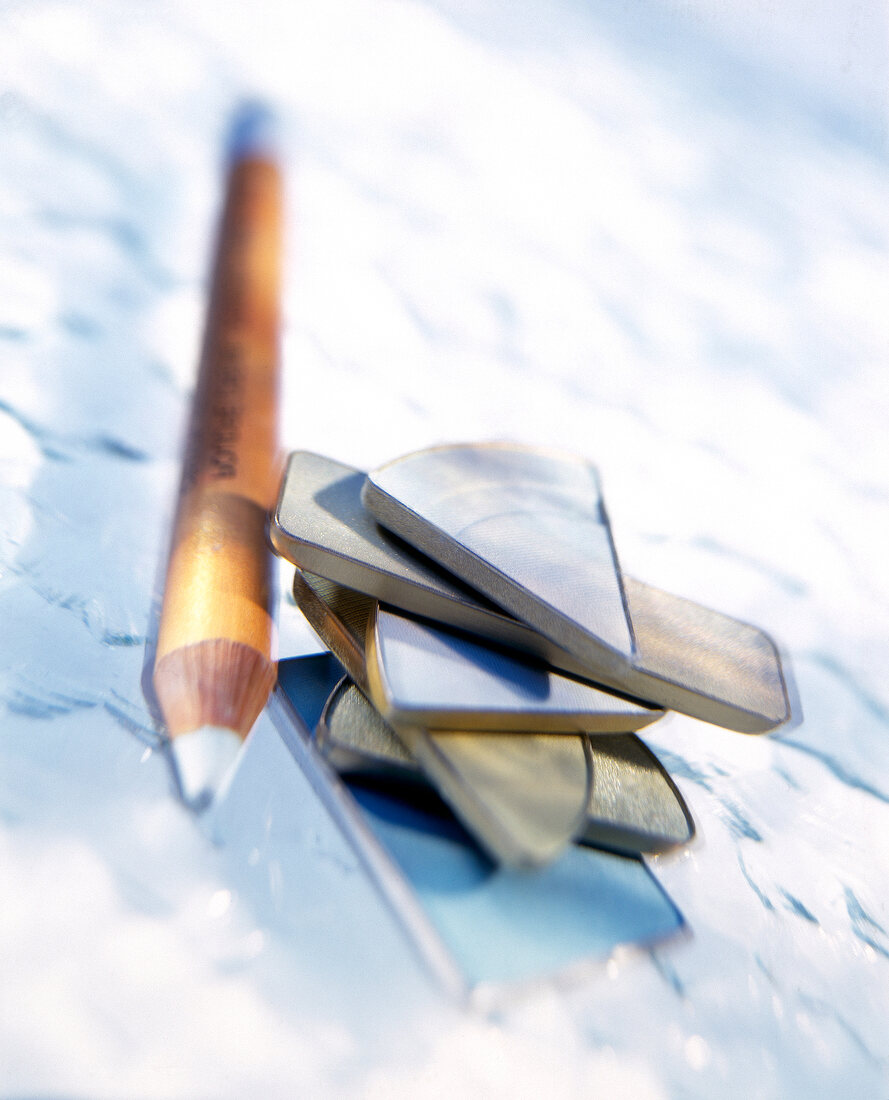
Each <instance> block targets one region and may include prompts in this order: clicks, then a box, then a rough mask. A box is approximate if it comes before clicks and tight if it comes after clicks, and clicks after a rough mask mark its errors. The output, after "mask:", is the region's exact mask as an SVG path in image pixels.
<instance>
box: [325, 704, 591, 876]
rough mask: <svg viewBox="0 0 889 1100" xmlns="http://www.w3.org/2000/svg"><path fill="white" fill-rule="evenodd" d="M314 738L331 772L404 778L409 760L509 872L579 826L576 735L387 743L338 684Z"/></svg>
mask: <svg viewBox="0 0 889 1100" xmlns="http://www.w3.org/2000/svg"><path fill="white" fill-rule="evenodd" d="M316 740H317V743H318V745H319V747H320V748H321V751H322V752H324V754H325V755H326V756H327V757H328V759H330V760H331V763H333V764H334V766H336V767H339V768H341V770H344V771H351V772H353V773H354V772H359V773H360V772H362V771H364V772H365V773H367V772H368V771H371V772H374V773H376V774H383V775H388V776H393V775H397V776H399V777H401V778H407V777H409V776H410V771H411V769H410V762H411V759H412V758H413V759H416V761H417V764H418V765H419V767H420V769H422V772H423V773H424V774H425V775H426V776H427V777H428V778H429V779H430V780H431V781H432V783H433V784H434V786H435V787H436V788H437V790H438V791H439V792H440V794H441V795H442V797H443V798H444V799H445V801H446V802H448V803H449V804H450V806H451V807H452V809H453V810H454V812H455V813H456V815H457V816H458V817H459V818H460V819H461V820H462V822H463V824H464V825H465V826H466V828H467V829H468V830H469V831H470V832H471V833H472V834H473V836H475V838H476V839H477V840H478V842H479V843H480V844H481V846H482V847H483V848H484V849H485V850H486V851H487V852H488V853H489V854H490V855H491V856H492V857H493V858H494V859H495V860H497V861H498V862H500V863H504V864H506V865H508V866H513V867H532V866H538V865H540V864H542V863H546V862H548V861H549V860H551V859H553V858H554V857H555V856H557V855H558V854H559V852H560V851H561V850H562V849H563V848H564V847H565V845H566V844H568V843H570V842H571V840H572V839H573V838H574V836H575V835H576V834H577V833H578V831H582V829H583V826H584V822H585V814H586V808H587V804H588V801H589V797H590V788H591V783H592V768H591V761H590V754H589V744H588V741H587V739H586V738H585V737H583V736H582V735H579V734H578V735H575V736H573V737H567V736H554V735H547V734H533V733H532V734H523V735H521V736H509V735H503V734H491V733H488V734H486V733H445V732H436V733H429V732H427V731H424V730H420V729H411V730H405V731H402V732H401V733H400V734H399V735H398V737H396V735H395V734H394V732H393V731H392V729H391V727H389V726H388V725H387V724H386V722H385V721H384V720H383V719H382V717H381V716H380V715H379V714H378V712H377V711H376V710H374V708H373V706H371V704H370V703H369V702H368V701H367V700H366V699H365V698H364V696H363V695H362V694H361V693H360V692H359V691H358V689H357V688H356V687H355V686H354V685H348V684H347V683H346V682H344V683H341V684H340V685H338V687H337V688H336V689H335V691H334V693H333V695H332V696H331V698H330V700H329V701H328V703H327V706H326V708H325V711H324V714H323V716H322V719H321V722H320V723H319V726H318V729H317V731H316ZM404 745H407V746H408V747H409V749H410V754H408V753H406V752H405V748H404V747H403V746H404ZM362 761H363V765H362Z"/></svg>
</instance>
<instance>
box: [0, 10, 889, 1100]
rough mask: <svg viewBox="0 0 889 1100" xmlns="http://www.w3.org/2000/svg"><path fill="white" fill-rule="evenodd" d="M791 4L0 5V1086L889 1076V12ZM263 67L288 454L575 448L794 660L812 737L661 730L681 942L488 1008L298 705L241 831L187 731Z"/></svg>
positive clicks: (683, 582)
mask: <svg viewBox="0 0 889 1100" xmlns="http://www.w3.org/2000/svg"><path fill="white" fill-rule="evenodd" d="M802 7H803V5H801V4H798V3H796V2H795V0H794V2H793V3H791V2H790V0H788V3H787V4H784V5H780V6H779V5H759V4H756V3H754V2H753V0H749V2H748V3H745V4H740V3H739V4H735V5H732V6H731V11H729V5H704V4H688V3H685V2H684V0H683V2H680V0H671V2H670V3H667V0H664V3H654V2H653V0H651V2H645V0H642V2H640V3H639V4H625V3H617V2H614V0H611V2H603V3H593V2H591V3H589V4H579V3H572V2H570V0H561V2H559V3H557V4H555V5H543V4H542V3H538V2H537V0H519V2H517V3H510V4H505V3H504V4H497V3H493V2H490V3H489V2H478V3H475V2H473V3H471V4H469V3H465V4H464V3H461V2H460V0H441V2H440V3H438V4H434V5H430V4H426V3H423V2H420V0H413V2H411V0H405V2H403V3H383V4H370V5H364V4H361V3H358V2H357V0H356V2H351V0H335V2H333V3H330V4H323V5H316V4H312V5H310V4H295V5H272V4H266V3H263V2H259V3H257V4H255V5H253V6H252V7H251V8H249V9H248V8H245V7H244V6H243V5H241V4H233V3H225V2H223V3H212V4H211V3H209V2H205V0H194V2H192V3H188V4H176V5H173V4H169V3H164V2H162V0H161V2H158V3H157V4H153V5H150V6H148V5H141V4H140V5H135V4H128V3H111V2H110V0H85V2H83V3H71V4H63V3H58V2H52V0H29V2H27V3H9V4H6V5H4V6H3V8H2V12H0V29H2V32H3V37H2V41H3V52H4V63H3V66H2V72H0V140H2V168H0V257H2V264H0V347H2V352H3V357H4V367H3V371H2V379H0V517H2V518H0V623H2V629H0V704H2V708H3V713H2V720H0V893H2V899H3V900H2V906H0V967H2V976H3V997H2V998H0V1093H3V1094H4V1095H8V1096H37V1095H39V1096H58V1097H70V1096H78V1097H81V1096H82V1097H91V1098H92V1097H114V1098H118V1097H120V1096H122V1095H124V1096H128V1097H129V1096H132V1097H177V1098H180V1097H192V1096H195V1097H201V1096H213V1097H232V1098H241V1097H244V1096H254V1095H255V1096H260V1095H261V1096H264V1097H278V1096H280V1097H291V1096H294V1095H310V1096H313V1097H314V1096H322V1097H324V1096H331V1097H333V1096H340V1095H350V1096H360V1097H370V1098H373V1100H376V1098H385V1100H390V1098H391V1097H393V1096H395V1097H400V1096H404V1097H408V1096H409V1097H412V1098H413V1097H417V1096H420V1097H427V1096H428V1097H433V1096H443V1095H446V1096H449V1097H450V1096H463V1095H473V1096H476V1095H485V1096H493V1097H498V1098H499V1097H503V1098H506V1097H513V1096H516V1095H522V1094H525V1095H547V1094H558V1095H562V1096H577V1097H587V1096H589V1095H590V1094H591V1093H594V1092H597V1093H599V1094H606V1093H611V1094H612V1095H624V1096H632V1097H634V1100H639V1098H643V1100H646V1098H658V1100H660V1098H667V1097H674V1096H702V1097H712V1096H717V1095H718V1096H728V1095H733V1096H739V1097H740V1096H743V1097H751V1096H758V1097H770V1098H771V1097H775V1098H778V1097H780V1098H782V1100H783V1098H785V1097H793V1096H800V1097H806V1098H810V1097H834V1096H837V1095H847V1096H850V1097H851V1096H856V1097H857V1096H868V1097H870V1096H883V1095H885V1094H886V1093H887V1072H889V1031H887V1027H886V1020H887V1019H889V908H887V899H889V845H887V844H886V843H885V838H886V837H887V836H889V688H887V679H886V668H887V667H889V652H887V630H886V623H887V618H889V581H887V570H886V560H887V550H889V548H887V546H886V541H887V539H886V532H887V531H889V489H887V485H889V476H887V475H889V458H887V448H886V431H885V426H886V424H887V423H889V392H887V384H886V358H887V355H886V353H887V344H889V339H887V310H886V302H887V301H889V285H887V262H886V257H887V243H889V203H887V201H886V196H887V170H886V144H885V135H886V106H885V95H884V88H885V80H884V79H882V77H883V76H884V75H885V72H886V66H885V64H884V62H883V55H884V54H885V46H875V45H874V43H879V42H881V41H882V42H885V37H884V31H883V29H882V28H883V25H884V24H885V18H886V12H885V5H883V4H876V3H873V4H871V3H863V2H858V0H856V3H855V4H853V5H846V4H840V3H836V4H828V3H826V2H819V3H813V4H809V5H805V9H806V10H805V11H802V10H801V8H802ZM717 8H718V9H719V11H718V12H717ZM779 8H780V10H779ZM788 13H796V14H797V15H798V16H799V23H798V26H797V29H796V31H792V30H788V29H787V28H788V21H789V19H790V14H788ZM745 19H746V20H748V23H747V24H745V29H746V30H747V31H748V32H749V33H746V34H740V33H739V34H735V33H734V31H735V29H736V27H737V24H738V23H739V22H743V21H744V20H745ZM726 28H727V30H726V37H725V38H720V37H719V34H720V33H722V31H723V30H725V29H726ZM825 28H826V29H825ZM881 35H883V37H881ZM862 41H865V44H866V47H867V48H866V49H865V48H864V47H863V46H860V45H859V46H858V47H856V45H855V44H856V43H861V42H862ZM874 51H877V55H878V56H877V58H876V62H874ZM879 51H882V53H880V52H879ZM776 57H777V58H778V60H779V61H780V62H781V63H780V64H774V63H773V61H774V59H775V58H776ZM862 57H864V58H866V59H869V60H868V66H869V67H868V70H867V71H868V72H869V73H870V74H873V73H876V74H877V75H878V76H879V77H880V79H879V80H874V81H872V82H871V83H870V84H868V80H867V79H865V78H864V76H863V74H862V64H863V63H862ZM851 85H854V88H853V89H852V92H851V93H850V92H849V88H850V86H851ZM868 87H870V88H872V89H876V90H875V91H873V93H872V94H866V89H867V88H868ZM257 93H258V94H259V95H261V96H263V97H264V98H267V99H268V100H270V101H271V102H273V103H274V104H275V105H276V106H277V107H279V108H280V111H281V116H282V131H283V135H284V137H283V140H284V142H285V146H286V150H287V158H288V171H289V175H288V179H289V186H290V197H291V203H290V209H291V212H292V220H291V225H292V233H291V250H290V258H289V261H288V267H287V273H288V280H289V282H288V288H287V294H286V312H287V316H288V322H287V330H286V333H285V342H284V352H285V360H286V364H287V378H286V385H285V390H286V393H285V407H284V430H283V440H284V442H285V444H286V445H287V446H293V447H299V448H305V449H309V450H315V451H319V452H321V453H330V454H331V455H332V456H333V457H335V458H338V459H340V460H342V461H344V462H348V463H351V464H352V465H354V466H356V467H359V468H363V469H370V468H373V467H374V466H376V465H378V464H379V463H381V462H383V461H385V460H387V459H389V458H390V457H393V456H395V455H397V454H401V453H405V452H407V451H410V450H413V449H417V448H420V447H424V446H427V445H430V444H433V443H437V442H444V441H453V440H476V439H492V438H502V437H507V438H512V439H516V440H519V441H522V442H528V443H531V444H539V445H544V446H557V447H559V448H560V449H564V450H568V451H574V452H577V453H579V454H581V455H583V456H584V457H585V458H588V459H589V460H591V461H592V462H594V463H595V464H596V465H597V467H598V468H599V469H600V471H601V474H602V484H603V491H604V494H605V497H606V499H607V501H608V508H609V515H610V518H611V522H612V528H613V532H614V537H615V543H616V546H617V550H618V554H619V557H620V560H621V563H622V565H623V567H624V568H625V569H626V570H627V572H628V573H630V574H631V575H633V576H637V577H639V578H640V579H642V580H645V581H647V582H649V583H652V584H655V585H657V586H658V587H661V588H664V589H665V590H667V591H670V592H676V593H678V594H681V595H683V596H687V597H689V598H691V599H696V600H699V601H701V602H703V603H706V604H710V605H712V606H715V607H717V608H719V609H720V610H723V611H725V612H727V613H728V614H731V615H734V616H736V617H738V618H741V619H747V620H750V621H753V622H755V623H757V624H758V625H761V626H762V627H764V628H765V629H767V630H768V631H770V632H771V633H773V634H774V635H775V636H776V637H777V638H778V639H779V640H780V641H781V643H782V644H783V645H784V646H785V648H786V649H787V651H788V652H789V655H790V657H791V658H792V661H793V667H794V671H795V673H796V678H797V681H798V685H799V691H800V695H801V699H802V704H803V708H804V720H803V721H802V723H801V724H800V725H799V726H797V727H796V728H793V729H791V730H789V731H786V732H784V733H780V734H778V735H777V736H774V737H764V738H751V737H744V736H742V735H738V734H732V733H728V732H725V731H719V730H714V729H712V728H710V727H707V726H705V725H703V724H701V723H699V722H695V721H693V720H691V719H685V718H680V717H672V718H670V719H669V720H668V721H667V722H665V723H663V724H659V725H658V726H657V727H656V729H653V730H652V732H651V735H650V737H649V738H648V739H649V740H650V741H651V743H652V746H653V747H654V748H655V749H656V750H657V752H658V755H659V756H660V757H661V759H662V760H664V762H665V763H666V764H667V765H668V766H669V767H670V769H671V771H672V773H673V774H674V776H676V778H677V782H678V783H679V785H680V787H681V789H682V793H683V795H684V796H685V798H686V800H687V802H688V803H689V806H690V808H691V810H692V812H693V813H694V815H695V818H696V821H697V824H698V838H697V840H696V842H695V844H694V845H693V847H692V848H691V849H690V850H689V851H688V852H686V853H685V854H684V855H680V856H679V857H675V858H660V859H658V860H653V861H652V862H651V867H652V869H653V871H654V873H655V875H656V876H657V878H658V880H659V881H660V882H661V883H662V884H663V885H664V886H665V888H666V889H667V891H668V892H669V894H670V895H671V896H672V897H673V898H674V899H675V901H676V903H677V904H678V906H679V908H680V909H681V911H682V912H683V914H684V915H685V917H686V919H687V920H688V923H689V926H690V928H691V932H692V935H691V937H690V938H689V939H688V940H686V941H683V942H681V943H674V944H671V945H669V946H665V947H664V948H661V949H658V950H656V951H653V952H651V953H650V954H643V955H641V956H640V955H638V954H637V955H633V956H632V957H627V958H625V959H620V960H617V961H615V962H614V963H613V964H609V966H608V967H606V970H605V972H604V973H601V974H599V975H598V977H596V978H591V979H590V980H589V981H588V982H586V983H582V984H581V985H579V986H575V987H573V988H571V989H567V990H561V991H556V990H550V991H549V992H544V993H541V994H538V995H537V996H536V997H535V998H532V999H529V1000H526V1001H523V1002H521V1003H518V1004H516V1005H514V1006H512V1007H511V1008H509V1009H507V1010H505V1011H504V1012H503V1013H502V1014H501V1015H500V1016H499V1017H498V1018H497V1019H496V1020H485V1019H480V1018H478V1017H475V1016H470V1015H466V1014H463V1013H461V1012H459V1011H458V1010H457V1009H455V1008H454V1007H453V1006H451V1005H449V1004H448V1003H447V1002H445V1001H443V1000H442V999H441V998H440V997H439V996H438V995H437V994H436V992H435V990H434V988H433V987H432V986H431V985H430V984H429V983H428V982H427V981H426V980H425V978H424V976H423V974H422V971H421V970H420V968H419V967H418V966H417V964H416V962H415V960H414V956H413V954H412V952H411V951H410V950H409V948H408V947H407V945H406V944H405V941H404V938H403V937H402V936H401V935H400V934H399V932H398V930H397V929H396V928H395V927H394V925H393V922H392V920H391V917H390V914H389V912H388V911H387V910H386V909H385V907H384V906H383V905H382V904H381V903H380V902H379V900H378V898H377V896H376V895H375V893H374V891H373V889H372V888H371V887H370V885H369V884H368V883H367V881H366V879H365V878H364V875H363V872H362V870H361V867H360V866H359V865H358V864H357V863H356V861H355V859H354V857H353V855H352V854H351V852H350V849H349V848H348V846H347V845H346V844H345V842H344V841H343V839H342V837H341V836H340V835H339V834H338V832H337V831H336V829H335V828H334V827H333V826H332V825H331V823H330V820H329V818H328V817H327V815H326V814H325V812H324V810H323V808H322V807H321V805H320V804H319V803H318V801H317V799H316V798H315V796H314V794H313V792H312V790H311V788H310V786H309V785H308V783H306V782H305V780H304V779H303V778H302V777H301V776H300V774H299V773H298V772H297V771H296V769H295V768H294V765H293V760H292V758H291V756H290V754H289V753H288V751H287V749H286V748H285V747H284V745H283V744H282V743H281V741H280V738H278V736H277V734H276V732H275V730H274V729H273V728H271V727H270V725H269V724H268V723H265V722H263V723H261V724H260V727H258V729H257V731H256V734H255V735H254V737H253V738H251V743H250V745H249V746H248V749H247V751H246V752H245V754H244V758H243V764H242V770H241V773H240V779H239V782H238V783H236V784H235V785H234V786H233V788H232V791H231V795H230V802H229V803H228V804H227V806H226V807H224V808H222V810H221V813H220V819H219V822H218V828H219V830H220V835H223V836H227V837H228V840H227V842H226V844H225V845H224V846H223V847H216V846H214V845H213V844H211V843H210V841H209V840H208V839H207V837H206V836H205V835H204V833H202V831H201V829H200V828H199V827H198V826H197V825H196V824H195V823H194V821H193V820H191V819H190V818H189V817H188V816H187V815H186V814H185V812H184V811H183V810H182V809H181V807H179V806H178V804H177V803H176V802H175V800H174V798H173V796H172V791H171V785H170V782H169V777H168V772H167V767H166V762H165V760H164V759H163V757H162V755H161V754H159V753H157V752H155V751H153V750H154V746H155V745H156V744H157V736H156V733H155V730H154V728H153V725H152V722H151V718H150V714H149V712H148V709H147V707H146V704H145V701H144V698H143V695H142V692H141V686H140V682H141V676H142V669H143V660H144V646H145V643H146V641H149V642H150V639H151V633H152V629H153V626H152V623H153V618H152V606H153V601H154V600H155V599H156V597H157V594H158V584H157V579H158V576H159V572H160V569H161V563H162V560H163V556H164V553H165V550H166V541H167V536H168V523H169V519H170V513H171V510H172V502H173V498H174V494H175V487H176V483H177V479H178V461H179V446H180V440H181V428H182V425H183V422H184V415H185V409H186V406H187V398H188V395H189V392H190V388H191V385H192V383H193V379H194V371H195V361H196V356H197V349H198V346H199V339H200V326H201V318H202V311H203V305H204V294H203V291H204V273H205V270H206V266H207V263H208V258H209V254H210V236H211V231H212V227H213V224H214V220H215V216H216V209H217V202H218V197H219V182H220V177H219V165H220V163H221V161H222V159H223V142H224V137H225V134H226V131H227V128H228V125H229V114H230V110H231V108H232V107H233V105H234V104H235V103H236V102H237V101H238V100H240V99H241V98H242V97H243V96H244V95H253V94H257ZM853 93H854V94H853ZM281 621H282V646H283V647H284V648H285V650H286V652H297V651H299V650H303V651H305V650H307V649H308V648H309V647H310V646H311V645H312V644H313V643H312V641H311V639H310V637H309V635H308V632H307V631H306V630H305V629H304V628H303V627H302V626H301V625H300V623H299V621H298V619H297V617H296V614H295V611H294V609H293V607H292V605H290V604H289V603H288V602H287V601H286V599H283V600H282V620H281Z"/></svg>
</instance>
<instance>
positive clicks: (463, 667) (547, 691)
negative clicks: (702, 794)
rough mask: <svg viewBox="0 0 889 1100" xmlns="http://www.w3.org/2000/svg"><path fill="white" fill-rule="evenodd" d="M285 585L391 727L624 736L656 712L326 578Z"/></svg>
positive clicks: (306, 577)
mask: <svg viewBox="0 0 889 1100" xmlns="http://www.w3.org/2000/svg"><path fill="white" fill-rule="evenodd" d="M293 591H294V597H295V599H296V602H297V604H298V605H299V607H300V608H301V610H302V611H303V613H304V614H305V615H306V617H307V619H308V620H309V623H310V625H311V626H312V628H313V629H314V630H315V632H316V633H317V634H318V636H319V637H320V638H321V640H322V641H323V642H324V644H325V645H327V646H328V647H329V648H330V650H331V651H332V652H333V654H334V656H336V657H337V658H338V659H339V660H340V662H341V663H342V665H343V667H344V668H345V669H346V671H347V672H348V673H349V675H350V676H351V677H352V679H353V680H355V682H356V683H357V684H358V685H359V686H360V687H361V688H362V690H364V691H365V693H366V694H368V695H369V696H370V698H371V699H372V701H373V703H374V705H375V706H376V707H377V709H378V710H379V711H380V712H381V713H382V714H383V716H384V717H385V718H386V720H387V721H389V722H390V723H391V724H392V725H394V726H396V727H397V728H401V727H408V726H410V727H413V726H421V727H423V728H425V729H448V730H459V729H464V730H474V731H480V730H488V731H495V730H496V731H501V732H509V733H515V732H518V731H521V730H524V731H527V732H532V733H542V732H550V733H567V734H570V733H578V732H584V731H590V730H592V731H595V732H600V733H623V732H626V731H627V730H632V729H639V728H641V727H642V726H645V725H648V724H650V723H651V722H653V721H655V720H657V719H658V718H660V717H661V716H662V714H663V712H662V711H661V710H659V709H657V708H653V707H649V706H647V705H645V704H643V703H637V702H635V701H634V700H631V699H625V698H623V697H622V696H619V695H614V694H612V693H611V692H608V691H605V690H601V689H599V688H597V687H595V686H593V685H592V684H589V683H586V682H584V681H581V680H573V679H570V678H568V677H566V676H562V675H560V674H559V673H557V672H554V671H553V670H551V669H550V668H548V667H547V666H546V665H543V664H541V663H540V662H535V661H533V659H526V658H523V657H521V656H519V655H517V654H516V655H513V654H511V653H510V652H508V651H505V650H500V649H498V648H496V647H493V646H490V645H487V644H485V643H484V642H481V641H479V640H476V639H475V638H472V637H469V636H467V635H465V634H460V633H458V632H456V631H446V630H443V629H440V628H438V627H435V626H432V625H431V624H429V623H427V622H423V621H420V620H418V619H411V618H409V617H408V616H406V615H398V614H396V613H394V612H391V611H389V610H388V609H385V608H381V607H380V605H379V604H378V602H377V601H376V600H374V599H373V598H371V597H369V596H362V595H361V593H357V592H354V591H353V590H351V589H346V588H344V587H343V586H342V585H338V584H336V583H335V582H334V581H328V580H325V579H323V578H318V577H314V576H312V575H311V574H308V573H302V572H300V571H299V570H297V575H296V577H295V579H294V589H293ZM362 633H363V634H364V637H362Z"/></svg>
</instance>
